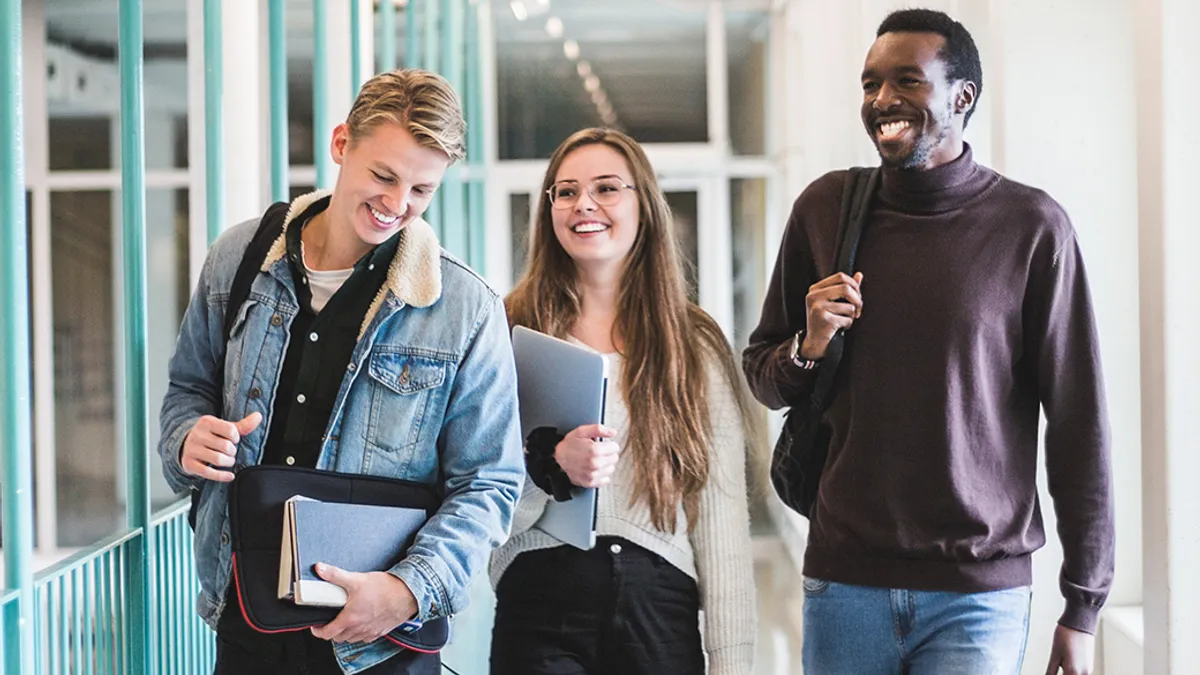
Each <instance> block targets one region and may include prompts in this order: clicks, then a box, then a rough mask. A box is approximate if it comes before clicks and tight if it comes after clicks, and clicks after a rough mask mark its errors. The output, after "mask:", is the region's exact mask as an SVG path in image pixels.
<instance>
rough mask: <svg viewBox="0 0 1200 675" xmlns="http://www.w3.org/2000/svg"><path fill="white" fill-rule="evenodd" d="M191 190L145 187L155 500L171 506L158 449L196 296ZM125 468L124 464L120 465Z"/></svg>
mask: <svg viewBox="0 0 1200 675" xmlns="http://www.w3.org/2000/svg"><path fill="white" fill-rule="evenodd" d="M188 222H189V220H188V191H187V190H171V189H150V190H147V191H146V308H147V313H146V331H147V334H146V349H147V374H146V375H147V390H146V392H147V393H146V396H147V401H148V404H149V405H148V413H149V417H148V420H147V422H148V429H149V434H148V435H149V451H150V452H149V455H150V471H149V473H150V499H151V503H152V506H153V508H155V509H157V508H160V507H162V506H166V505H167V504H169V503H170V502H172V501H174V499H175V495H174V493H173V492H172V491H171V489H170V488H169V487H168V486H167V483H166V480H165V479H164V478H163V477H162V465H161V463H160V461H159V459H158V453H157V451H156V449H157V447H158V439H159V417H158V415H159V408H160V407H161V405H162V399H163V396H164V395H165V394H166V392H167V381H168V378H167V366H168V365H169V363H170V361H171V356H172V355H173V354H174V353H175V341H176V337H177V336H178V333H179V325H180V323H182V321H183V313H184V310H186V309H187V303H188V301H189V300H190V299H191V298H190V296H191V288H190V284H189V279H188V265H187V260H188ZM121 470H122V471H123V468H122V469H121Z"/></svg>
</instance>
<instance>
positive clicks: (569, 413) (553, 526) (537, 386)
mask: <svg viewBox="0 0 1200 675" xmlns="http://www.w3.org/2000/svg"><path fill="white" fill-rule="evenodd" d="M512 343H513V354H514V355H515V357H516V363H517V397H518V399H519V400H520V408H521V437H522V438H525V437H527V436H528V435H529V432H531V431H533V430H534V429H536V428H538V427H554V428H555V429H558V432H559V433H560V434H565V433H567V432H569V431H570V430H572V429H574V428H575V427H578V426H582V425H584V424H601V423H603V422H604V396H605V391H606V389H607V386H608V359H607V358H606V357H605V356H604V355H603V354H598V353H596V352H594V351H592V350H591V349H588V348H586V347H581V346H579V345H575V344H571V343H570V342H567V341H566V340H560V339H558V338H556V337H551V336H549V335H546V334H544V333H539V332H537V331H535V330H530V329H528V328H525V327H524V326H517V327H515V328H513V332H512ZM535 527H537V528H538V529H540V530H542V531H543V532H546V533H547V534H549V535H550V536H552V537H554V538H555V539H558V540H559V541H561V542H563V543H565V544H570V545H571V546H575V547H576V548H580V549H583V550H588V549H591V548H594V547H595V546H596V489H595V488H581V487H577V486H576V487H572V488H571V499H570V500H569V501H565V502H556V501H554V500H550V502H549V503H548V504H547V505H546V510H545V511H544V512H543V513H542V516H541V518H540V519H539V520H538V521H537V523H535Z"/></svg>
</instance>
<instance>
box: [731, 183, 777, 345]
mask: <svg viewBox="0 0 1200 675" xmlns="http://www.w3.org/2000/svg"><path fill="white" fill-rule="evenodd" d="M729 196H730V205H731V213H730V224H731V226H732V228H733V231H732V236H731V239H732V242H733V335H732V336H731V337H732V339H733V346H734V348H735V350H737V351H739V352H740V351H741V350H742V349H743V348H744V347H745V346H746V345H747V343H748V342H749V338H750V333H751V331H753V330H754V327H755V326H757V325H758V318H759V310H760V309H761V308H762V299H763V294H764V293H766V287H765V280H766V275H767V262H768V261H767V259H766V253H765V251H766V243H765V240H766V228H767V180H766V179H765V178H735V179H733V180H731V181H730V182H729Z"/></svg>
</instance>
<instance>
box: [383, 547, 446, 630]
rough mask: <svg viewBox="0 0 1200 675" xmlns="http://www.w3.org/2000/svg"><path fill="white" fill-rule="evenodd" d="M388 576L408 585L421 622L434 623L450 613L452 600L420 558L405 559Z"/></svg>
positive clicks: (389, 571)
mask: <svg viewBox="0 0 1200 675" xmlns="http://www.w3.org/2000/svg"><path fill="white" fill-rule="evenodd" d="M388 574H391V575H392V576H394V577H396V578H397V579H399V580H400V581H403V582H404V583H405V584H406V585H408V590H410V591H412V594H413V597H414V598H416V600H417V615H418V617H419V618H420V619H421V621H432V620H433V619H437V618H439V617H443V616H446V615H447V614H448V613H449V608H450V600H449V598H448V597H447V595H446V589H445V588H444V587H443V586H442V584H441V582H440V581H438V579H437V576H436V575H435V574H434V573H433V569H431V568H430V567H429V564H428V563H426V562H425V561H423V560H421V559H420V558H411V557H410V558H405V559H404V560H401V561H400V562H398V563H396V566H395V567H393V568H392V569H390V570H388Z"/></svg>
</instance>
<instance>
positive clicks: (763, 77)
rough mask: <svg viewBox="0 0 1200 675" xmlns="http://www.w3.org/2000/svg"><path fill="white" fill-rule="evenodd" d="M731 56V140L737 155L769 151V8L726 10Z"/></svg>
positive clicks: (728, 46) (729, 54)
mask: <svg viewBox="0 0 1200 675" xmlns="http://www.w3.org/2000/svg"><path fill="white" fill-rule="evenodd" d="M725 26H726V38H727V43H726V44H727V50H728V56H729V141H730V145H731V146H732V148H733V153H734V154H735V155H765V154H766V152H767V144H766V138H767V134H766V124H767V90H766V86H767V35H768V34H769V30H768V29H769V27H770V16H769V15H768V14H767V13H765V12H736V11H729V12H726V13H725Z"/></svg>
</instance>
